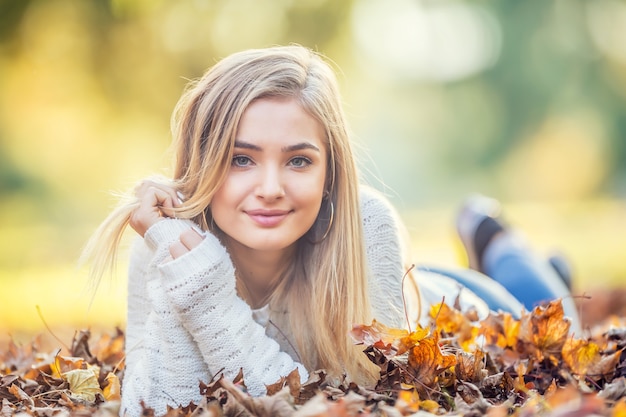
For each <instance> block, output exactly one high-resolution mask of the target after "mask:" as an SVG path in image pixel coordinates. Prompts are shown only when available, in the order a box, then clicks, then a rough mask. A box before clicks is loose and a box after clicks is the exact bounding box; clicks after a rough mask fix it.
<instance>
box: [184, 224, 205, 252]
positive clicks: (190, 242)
mask: <svg viewBox="0 0 626 417" xmlns="http://www.w3.org/2000/svg"><path fill="white" fill-rule="evenodd" d="M203 240H204V236H202V235H200V234H199V233H198V232H197V231H195V230H194V229H189V230H185V231H184V232H182V233H181V234H180V242H181V243H182V244H183V245H184V246H185V247H186V248H187V249H188V250H191V249H193V248H195V247H196V246H198V245H199V244H200V243H202V241H203Z"/></svg>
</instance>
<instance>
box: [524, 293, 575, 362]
mask: <svg viewBox="0 0 626 417" xmlns="http://www.w3.org/2000/svg"><path fill="white" fill-rule="evenodd" d="M570 325H571V322H570V319H569V318H567V317H565V315H564V313H563V305H562V304H561V300H555V301H552V302H550V303H549V304H547V305H546V306H538V307H535V308H534V310H533V311H532V313H530V314H526V315H524V317H522V319H521V321H520V330H519V339H520V340H521V341H523V342H525V343H527V344H529V345H530V346H531V347H532V348H534V349H532V350H536V351H538V352H537V353H538V359H539V360H542V359H543V355H548V357H553V355H557V354H560V353H561V349H562V347H563V345H564V344H565V340H566V339H567V335H568V334H569V329H570ZM529 353H532V352H529Z"/></svg>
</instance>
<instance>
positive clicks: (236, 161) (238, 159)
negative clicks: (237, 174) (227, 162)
mask: <svg viewBox="0 0 626 417" xmlns="http://www.w3.org/2000/svg"><path fill="white" fill-rule="evenodd" d="M250 162H252V161H250V158H248V157H247V156H243V155H237V156H234V157H233V165H234V166H236V167H245V166H248V165H250Z"/></svg>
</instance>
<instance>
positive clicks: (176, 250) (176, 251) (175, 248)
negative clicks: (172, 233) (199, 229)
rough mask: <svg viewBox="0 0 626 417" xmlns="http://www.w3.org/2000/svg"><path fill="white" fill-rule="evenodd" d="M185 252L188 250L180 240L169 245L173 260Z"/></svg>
mask: <svg viewBox="0 0 626 417" xmlns="http://www.w3.org/2000/svg"><path fill="white" fill-rule="evenodd" d="M187 252H189V249H187V248H186V247H185V245H183V244H182V242H181V241H180V240H177V241H176V242H174V243H172V244H171V245H170V255H172V258H174V259H176V258H180V257H181V256H183V255H184V254H186V253H187Z"/></svg>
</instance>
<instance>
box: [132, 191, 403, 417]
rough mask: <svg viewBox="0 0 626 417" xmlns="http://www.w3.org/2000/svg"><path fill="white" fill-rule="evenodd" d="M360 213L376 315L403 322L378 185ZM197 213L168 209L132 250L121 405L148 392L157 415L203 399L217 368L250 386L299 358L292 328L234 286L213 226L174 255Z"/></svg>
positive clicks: (386, 210)
mask: <svg viewBox="0 0 626 417" xmlns="http://www.w3.org/2000/svg"><path fill="white" fill-rule="evenodd" d="M361 215H362V220H363V230H364V236H365V246H366V252H367V261H368V267H369V271H370V274H369V277H368V278H369V279H368V286H369V288H368V290H369V294H370V301H371V305H372V312H373V316H374V318H376V319H377V320H378V321H380V322H382V323H384V324H386V325H388V326H394V327H404V311H403V305H402V294H401V292H402V291H401V281H402V276H403V274H404V267H403V264H402V257H401V250H402V249H401V244H400V240H399V233H398V224H397V216H396V215H395V213H394V211H393V208H392V207H391V206H390V205H389V203H388V202H387V201H386V200H385V199H384V197H382V196H380V195H379V194H378V193H376V192H374V191H371V190H369V189H366V188H363V189H362V190H361ZM190 225H191V223H190V222H189V221H185V220H175V219H165V220H163V221H160V222H158V223H156V224H155V225H153V226H152V227H151V228H150V229H149V230H148V231H147V232H146V234H145V236H144V238H143V239H140V238H138V239H137V241H136V244H135V245H134V246H133V249H132V251H131V259H130V265H129V280H128V321H127V328H126V369H125V376H124V383H123V395H122V410H121V413H122V414H127V415H130V416H139V415H140V414H141V405H140V403H141V401H143V403H144V404H145V405H146V406H148V407H152V408H154V410H155V412H156V413H157V415H159V414H163V413H165V412H166V411H167V410H166V407H167V406H168V405H170V406H173V407H176V406H179V405H183V406H184V405H188V404H189V402H190V401H194V402H196V403H198V402H199V401H200V399H201V397H200V392H199V385H198V383H199V381H204V382H208V381H210V380H211V378H212V377H213V376H214V374H215V373H219V372H223V373H224V375H225V377H226V378H231V379H232V378H234V377H235V376H236V375H237V373H238V372H239V370H240V369H243V374H244V377H245V382H246V385H247V387H248V389H249V391H250V393H251V394H252V395H262V394H264V393H265V384H272V383H274V382H276V381H278V380H279V378H280V377H281V376H285V375H287V374H289V373H290V372H291V371H292V370H293V369H295V368H298V369H299V372H300V375H301V378H302V380H303V381H305V380H306V379H308V372H307V370H306V369H305V368H304V367H303V366H302V364H300V363H298V362H297V361H296V359H295V358H296V357H297V355H296V354H295V352H294V351H293V348H292V346H291V345H290V344H289V342H288V339H289V338H290V335H291V334H290V332H289V329H281V331H280V332H279V331H277V330H276V329H275V327H274V326H271V325H268V320H267V317H268V311H267V309H266V308H264V309H260V310H256V311H253V310H251V309H250V307H249V306H248V304H247V303H246V302H245V301H244V300H243V299H241V298H239V296H238V295H237V292H236V290H235V271H234V268H233V264H232V262H231V259H230V257H229V255H228V253H227V251H226V249H225V248H224V247H223V246H222V245H221V244H220V242H219V241H218V240H217V239H216V238H215V237H214V236H213V235H211V234H208V235H207V237H206V238H205V239H204V240H203V242H202V243H201V244H200V245H199V246H197V247H196V248H194V249H193V250H191V251H190V252H189V253H186V254H185V255H183V256H181V257H179V258H177V259H175V260H172V259H171V258H170V257H169V246H170V244H171V243H172V242H174V241H175V240H177V239H178V238H179V235H180V233H181V232H182V231H184V230H186V229H188V228H189V227H190Z"/></svg>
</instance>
